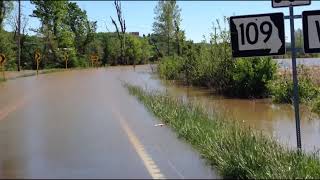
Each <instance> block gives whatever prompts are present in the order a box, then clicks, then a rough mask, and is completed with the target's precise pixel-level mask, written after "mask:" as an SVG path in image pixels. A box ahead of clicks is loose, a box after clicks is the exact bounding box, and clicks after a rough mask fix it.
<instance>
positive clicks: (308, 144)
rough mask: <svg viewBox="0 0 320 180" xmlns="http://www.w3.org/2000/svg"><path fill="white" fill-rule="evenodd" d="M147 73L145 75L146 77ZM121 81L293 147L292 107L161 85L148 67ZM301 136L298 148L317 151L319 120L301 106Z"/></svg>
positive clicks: (267, 100)
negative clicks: (199, 107) (161, 93)
mask: <svg viewBox="0 0 320 180" xmlns="http://www.w3.org/2000/svg"><path fill="white" fill-rule="evenodd" d="M147 72H148V73H147ZM121 77H122V78H121V79H123V80H125V81H129V82H130V83H132V84H136V85H139V86H141V87H146V88H148V89H157V90H166V91H167V92H168V93H170V94H171V95H173V96H178V97H182V98H187V99H189V100H191V101H193V102H196V103H200V104H201V105H203V106H204V107H206V108H208V110H210V111H215V112H219V113H223V114H225V115H226V116H228V117H230V118H233V119H236V120H239V121H241V122H243V123H246V124H247V125H248V126H250V127H252V128H254V129H257V130H262V131H263V132H264V133H265V134H267V135H271V136H274V137H275V138H276V139H278V140H279V141H280V142H282V143H283V144H286V145H288V146H289V147H292V148H295V147H296V131H295V117H294V109H293V106H291V105H288V104H273V103H272V102H270V100H269V99H258V100H247V99H228V98H225V97H222V96H217V95H214V94H213V93H212V92H210V91H209V90H206V89H201V88H194V87H186V86H181V85H177V84H174V83H172V82H168V81H161V80H159V78H158V77H157V76H156V75H153V74H152V73H151V71H150V68H149V67H148V66H144V67H139V69H137V71H136V72H135V73H132V71H131V73H130V72H127V73H122V74H121ZM300 112H301V134H302V145H303V148H304V149H305V150H307V151H312V150H314V149H320V118H319V116H318V115H315V114H314V113H311V112H310V111H309V110H308V109H307V108H306V107H304V106H302V107H301V109H300Z"/></svg>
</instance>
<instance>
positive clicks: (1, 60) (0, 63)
mask: <svg viewBox="0 0 320 180" xmlns="http://www.w3.org/2000/svg"><path fill="white" fill-rule="evenodd" d="M5 62H6V56H5V55H4V54H0V66H1V71H2V77H3V80H6V75H5V68H4V63H5Z"/></svg>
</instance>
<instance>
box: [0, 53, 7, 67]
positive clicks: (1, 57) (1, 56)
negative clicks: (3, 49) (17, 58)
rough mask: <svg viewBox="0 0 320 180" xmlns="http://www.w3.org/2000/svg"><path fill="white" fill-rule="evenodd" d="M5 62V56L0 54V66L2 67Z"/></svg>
mask: <svg viewBox="0 0 320 180" xmlns="http://www.w3.org/2000/svg"><path fill="white" fill-rule="evenodd" d="M5 61H6V56H5V55H4V54H0V65H3V63H4V62H5Z"/></svg>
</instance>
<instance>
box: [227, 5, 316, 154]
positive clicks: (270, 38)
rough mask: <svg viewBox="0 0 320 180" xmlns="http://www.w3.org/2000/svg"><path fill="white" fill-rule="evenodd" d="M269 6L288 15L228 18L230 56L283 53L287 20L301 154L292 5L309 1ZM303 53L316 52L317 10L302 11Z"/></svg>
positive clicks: (297, 131)
mask: <svg viewBox="0 0 320 180" xmlns="http://www.w3.org/2000/svg"><path fill="white" fill-rule="evenodd" d="M271 2H272V7H274V8H279V7H289V12H290V14H289V16H283V13H273V14H259V15H248V16H233V17H231V18H230V31H231V46H232V56H233V57H249V56H268V55H281V54H285V38H284V19H290V33H291V56H292V80H293V105H294V113H295V120H296V135H297V147H298V151H299V152H300V151H301V132H300V112H299V89H298V78H297V63H296V55H297V54H296V45H295V34H294V33H295V31H294V19H298V18H301V17H302V16H301V15H294V12H293V6H302V5H310V4H311V0H272V1H271ZM303 32H304V33H303V34H304V50H305V52H306V53H315V52H320V11H305V12H303Z"/></svg>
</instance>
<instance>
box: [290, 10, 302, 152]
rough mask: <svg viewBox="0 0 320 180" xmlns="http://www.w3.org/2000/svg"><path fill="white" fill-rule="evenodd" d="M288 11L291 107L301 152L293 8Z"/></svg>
mask: <svg viewBox="0 0 320 180" xmlns="http://www.w3.org/2000/svg"><path fill="white" fill-rule="evenodd" d="M289 11H290V15H289V16H290V33H291V56H292V79H293V105H294V114H295V119H296V135H297V147H298V149H299V150H301V134H300V112H299V88H298V78H297V63H296V55H297V53H296V44H295V42H296V41H295V35H294V18H295V17H294V13H293V6H290V7H289Z"/></svg>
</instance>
